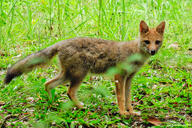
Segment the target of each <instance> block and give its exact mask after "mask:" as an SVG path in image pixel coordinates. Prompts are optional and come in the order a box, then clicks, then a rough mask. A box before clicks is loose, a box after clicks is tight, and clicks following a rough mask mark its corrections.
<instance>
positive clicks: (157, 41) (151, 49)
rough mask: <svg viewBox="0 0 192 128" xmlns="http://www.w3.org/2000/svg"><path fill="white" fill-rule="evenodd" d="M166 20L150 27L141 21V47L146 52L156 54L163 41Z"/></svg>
mask: <svg viewBox="0 0 192 128" xmlns="http://www.w3.org/2000/svg"><path fill="white" fill-rule="evenodd" d="M164 29H165V22H164V21H163V22H161V23H160V24H159V25H158V26H157V27H156V28H151V29H150V28H149V27H148V25H147V24H146V23H145V22H144V21H141V22H140V48H141V50H142V51H144V52H145V53H146V54H149V55H155V54H156V53H157V51H158V50H159V48H160V47H161V45H162V42H163V33H164Z"/></svg>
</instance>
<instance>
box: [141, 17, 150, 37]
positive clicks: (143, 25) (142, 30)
mask: <svg viewBox="0 0 192 128" xmlns="http://www.w3.org/2000/svg"><path fill="white" fill-rule="evenodd" d="M148 31H149V27H148V25H147V24H146V23H145V21H143V20H142V21H141V22H140V33H143V34H144V33H147V32H148Z"/></svg>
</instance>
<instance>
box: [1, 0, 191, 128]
mask: <svg viewBox="0 0 192 128" xmlns="http://www.w3.org/2000/svg"><path fill="white" fill-rule="evenodd" d="M191 7H192V1H191V0H185V1H183V0H169V1H167V0H145V1H143V0H121V1H116V0H106V1H104V0H98V1H96V0H94V1H91V0H87V1H81V0H65V1H59V0H47V1H46V0H30V1H27V0H23V1H20V0H1V1H0V62H1V63H0V126H7V127H77V126H79V127H130V126H135V127H138V126H140V127H147V126H153V125H154V122H155V123H158V122H163V123H162V124H161V125H163V126H165V127H167V126H169V127H174V126H176V127H177V126H178V127H179V126H180V127H190V126H191V124H192V95H191V94H192V41H191V39H192V34H191V33H192V22H191V21H192V17H191V14H192V9H191ZM141 20H145V21H146V22H147V23H148V24H149V25H150V26H152V27H154V26H156V25H157V24H159V23H160V22H161V21H163V20H165V21H166V31H165V39H164V44H163V46H162V49H161V50H160V51H159V53H158V54H157V55H155V56H154V57H152V58H150V59H149V61H148V62H147V64H146V65H145V66H144V67H143V68H142V69H141V70H140V71H139V72H138V73H137V75H136V77H135V78H134V80H133V86H132V94H133V98H132V99H133V105H134V108H135V109H136V110H137V111H141V113H142V117H141V118H140V119H138V118H134V117H122V116H120V115H119V113H118V108H117V104H116V97H115V91H114V90H115V84H114V82H113V81H112V80H111V79H104V78H103V77H96V79H93V80H90V76H87V77H86V79H85V80H84V83H83V84H82V86H81V88H80V90H79V93H78V95H79V98H80V100H81V101H83V102H84V103H85V106H86V107H87V109H86V110H84V111H83V110H77V109H76V108H75V107H74V106H73V105H72V103H71V102H70V101H69V99H68V97H67V96H66V91H67V87H65V86H61V87H58V88H56V89H55V90H54V91H55V93H56V94H55V102H54V103H50V102H48V97H47V93H46V92H45V91H44V86H43V84H44V83H45V81H47V80H48V79H50V78H52V77H54V76H55V75H56V74H57V73H58V66H57V59H53V61H52V62H51V64H50V65H49V67H47V68H43V69H41V68H39V69H37V70H34V71H32V72H30V73H28V75H23V76H21V77H19V78H16V79H15V80H13V81H12V82H11V83H10V84H9V85H6V86H5V85H3V83H2V81H3V79H4V77H5V73H6V69H7V67H8V66H10V65H11V64H13V63H15V62H16V61H17V60H19V59H21V58H23V57H24V56H27V55H28V54H31V53H33V52H35V51H38V50H40V49H43V48H46V47H47V46H50V45H51V44H54V43H55V42H57V41H59V40H64V39H69V38H73V37H77V36H78V37H80V36H83V37H84V36H88V37H98V38H103V39H110V40H122V41H127V40H132V39H135V38H136V37H137V36H138V33H139V31H138V30H139V29H138V28H139V22H140V21H141ZM163 126H162V127H163Z"/></svg>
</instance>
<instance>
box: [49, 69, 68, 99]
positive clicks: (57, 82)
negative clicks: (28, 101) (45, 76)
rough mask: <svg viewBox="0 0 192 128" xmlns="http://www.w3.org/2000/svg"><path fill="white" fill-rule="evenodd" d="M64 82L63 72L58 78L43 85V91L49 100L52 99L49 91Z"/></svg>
mask: <svg viewBox="0 0 192 128" xmlns="http://www.w3.org/2000/svg"><path fill="white" fill-rule="evenodd" d="M65 81H66V78H65V71H61V72H60V74H59V75H58V76H56V77H55V78H53V79H51V80H49V81H48V82H46V83H45V90H46V91H47V92H48V95H49V98H50V99H52V94H51V89H53V88H55V87H57V86H58V85H60V84H63V83H64V82H65Z"/></svg>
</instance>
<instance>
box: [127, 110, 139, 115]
mask: <svg viewBox="0 0 192 128" xmlns="http://www.w3.org/2000/svg"><path fill="white" fill-rule="evenodd" d="M129 113H130V115H133V116H140V115H141V112H134V111H132V112H129Z"/></svg>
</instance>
